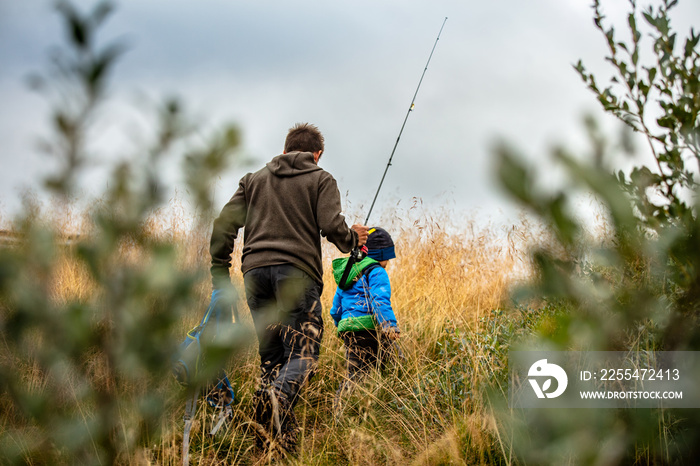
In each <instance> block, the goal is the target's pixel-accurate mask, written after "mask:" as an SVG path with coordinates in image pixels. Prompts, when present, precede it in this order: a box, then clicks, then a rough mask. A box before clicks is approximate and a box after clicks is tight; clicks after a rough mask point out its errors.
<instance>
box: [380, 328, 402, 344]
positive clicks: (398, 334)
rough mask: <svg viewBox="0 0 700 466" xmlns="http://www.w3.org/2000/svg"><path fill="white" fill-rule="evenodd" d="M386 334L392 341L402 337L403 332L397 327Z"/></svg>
mask: <svg viewBox="0 0 700 466" xmlns="http://www.w3.org/2000/svg"><path fill="white" fill-rule="evenodd" d="M384 334H385V335H386V336H387V337H388V338H389V340H391V341H396V340H398V339H399V338H400V337H401V332H400V331H399V329H397V328H390V329H388V330H387V331H386V332H384Z"/></svg>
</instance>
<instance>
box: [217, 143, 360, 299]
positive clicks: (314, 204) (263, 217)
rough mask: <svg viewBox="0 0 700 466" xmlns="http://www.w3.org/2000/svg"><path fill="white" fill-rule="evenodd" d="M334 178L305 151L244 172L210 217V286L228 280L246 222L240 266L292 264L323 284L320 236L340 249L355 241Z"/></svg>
mask: <svg viewBox="0 0 700 466" xmlns="http://www.w3.org/2000/svg"><path fill="white" fill-rule="evenodd" d="M340 212H341V206H340V192H339V191H338V185H337V184H336V181H335V179H334V178H333V176H331V174H330V173H328V172H327V171H325V170H323V169H322V168H321V167H319V166H318V165H316V163H315V162H314V156H313V154H312V153H310V152H289V153H287V154H282V155H278V156H277V157H275V158H273V159H272V160H271V161H270V162H268V163H267V165H266V166H265V167H263V168H262V169H260V170H258V171H257V172H255V173H248V174H247V175H245V176H244V177H243V178H241V181H240V182H239V185H238V190H237V191H236V193H235V194H234V195H233V197H232V198H231V200H230V201H228V203H227V204H226V205H225V206H224V208H223V209H222V210H221V214H220V215H219V217H218V218H217V219H216V220H215V221H214V229H213V232H212V236H211V245H210V250H209V251H210V253H211V263H212V266H211V274H212V278H213V280H214V286H217V282H218V280H220V279H226V280H228V279H229V268H230V267H231V253H232V251H233V243H234V240H235V239H236V237H237V235H238V230H239V228H242V227H245V237H244V243H243V255H242V266H241V271H242V272H243V273H246V272H247V271H248V270H251V269H254V268H257V267H263V266H268V265H282V264H291V265H294V266H295V267H298V268H299V269H301V270H303V271H305V272H306V273H308V274H309V275H310V276H311V277H312V278H313V279H314V280H316V281H317V282H318V283H323V278H322V277H323V269H322V265H321V236H324V237H326V238H327V239H328V241H330V242H331V243H333V244H334V245H335V246H336V247H337V248H338V249H340V250H341V251H342V252H349V251H350V250H351V249H352V248H353V247H355V246H356V245H357V234H356V233H355V232H354V231H353V230H352V229H350V228H349V227H348V225H347V224H346V223H345V217H343V215H342V214H341V213H340Z"/></svg>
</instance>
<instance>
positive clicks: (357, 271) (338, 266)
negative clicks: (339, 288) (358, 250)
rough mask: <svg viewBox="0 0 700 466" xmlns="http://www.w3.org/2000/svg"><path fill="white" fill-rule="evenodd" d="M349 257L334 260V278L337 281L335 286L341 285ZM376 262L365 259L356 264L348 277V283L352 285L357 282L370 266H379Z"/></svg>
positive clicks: (369, 258) (368, 258)
mask: <svg viewBox="0 0 700 466" xmlns="http://www.w3.org/2000/svg"><path fill="white" fill-rule="evenodd" d="M349 259H350V258H349V257H339V258H337V259H333V278H334V279H335V284H336V285H339V284H340V279H341V278H343V272H345V265H346V264H347V263H348V260H349ZM378 263H379V262H377V261H376V260H374V259H372V258H371V257H365V258H364V259H362V260H361V261H360V262H356V263H355V265H353V267H352V269H351V270H350V274H349V275H348V281H347V282H346V283H348V284H350V283H352V282H354V281H355V280H357V278H358V277H359V276H360V275H361V274H362V271H363V270H364V269H365V268H366V267H367V266H368V265H370V264H378Z"/></svg>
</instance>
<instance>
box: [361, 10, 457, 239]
mask: <svg viewBox="0 0 700 466" xmlns="http://www.w3.org/2000/svg"><path fill="white" fill-rule="evenodd" d="M446 22H447V16H445V20H444V21H443V22H442V26H440V32H438V35H437V38H436V39H435V43H434V44H433V49H432V50H431V51H430V56H428V61H427V62H426V63H425V68H424V69H423V74H421V76H420V80H419V81H418V87H416V92H414V93H413V99H411V105H410V106H409V107H408V111H407V112H406V117H405V118H404V119H403V124H402V125H401V130H400V131H399V136H398V137H397V138H396V142H395V143H394V148H393V149H392V150H391V155H390V156H389V162H388V163H387V164H386V168H385V169H384V174H383V175H382V179H381V181H380V182H379V187H378V188H377V192H376V193H374V199H372V205H370V206H369V212H367V218H365V223H364V224H365V225H367V224H368V222H369V216H370V215H372V209H373V208H374V203H375V202H377V197H378V196H379V191H380V190H381V189H382V185H383V184H384V178H386V172H388V171H389V167H390V166H391V161H392V160H393V159H394V153H395V152H396V147H398V145H399V141H400V140H401V134H403V129H404V128H405V127H406V121H407V120H408V116H409V115H410V114H411V112H412V111H413V108H414V107H415V106H416V96H417V95H418V91H419V90H420V85H421V84H422V83H423V77H425V72H426V71H428V65H430V60H431V59H432V58H433V52H435V47H437V43H438V41H439V40H440V35H441V34H442V29H443V28H444V27H445V23H446Z"/></svg>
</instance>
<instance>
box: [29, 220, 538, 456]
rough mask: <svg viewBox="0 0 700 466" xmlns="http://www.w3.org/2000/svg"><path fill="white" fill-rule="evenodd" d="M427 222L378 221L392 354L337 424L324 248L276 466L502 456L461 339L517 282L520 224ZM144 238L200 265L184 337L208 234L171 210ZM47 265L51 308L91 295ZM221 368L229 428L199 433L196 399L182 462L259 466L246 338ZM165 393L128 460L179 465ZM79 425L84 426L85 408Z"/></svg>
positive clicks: (335, 354)
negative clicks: (288, 452) (294, 435)
mask: <svg viewBox="0 0 700 466" xmlns="http://www.w3.org/2000/svg"><path fill="white" fill-rule="evenodd" d="M439 215H441V216H439V217H437V218H436V216H435V215H431V214H428V213H427V212H426V211H425V210H421V209H420V208H416V207H415V206H414V207H413V208H411V209H408V211H405V212H385V213H384V214H383V215H382V217H381V219H382V220H380V222H377V225H381V226H385V225H386V228H387V229H388V230H389V231H390V233H391V234H392V236H393V237H394V238H395V242H396V253H397V258H396V259H395V260H392V261H390V264H389V267H388V269H387V270H388V272H389V276H390V279H391V284H392V303H393V307H394V310H395V313H396V316H397V319H398V322H399V326H400V327H401V330H402V335H401V339H400V341H399V343H398V347H399V348H400V350H401V353H402V354H401V357H400V358H399V357H396V358H395V359H394V363H393V364H391V365H390V366H389V367H388V368H387V369H386V370H385V371H384V373H381V374H380V373H379V372H374V373H372V374H371V376H370V377H368V379H367V380H366V381H365V383H363V384H362V385H361V386H359V387H358V388H357V389H356V390H355V391H354V392H353V394H352V395H351V396H350V397H348V399H347V400H346V402H345V405H344V410H343V412H342V414H341V415H338V414H337V413H334V412H333V410H332V400H333V397H334V395H335V391H336V389H337V388H338V386H339V384H340V382H341V381H342V379H343V377H344V373H345V355H344V348H343V345H342V342H341V340H340V339H339V338H338V337H337V336H336V334H335V331H334V330H335V328H334V325H333V321H332V319H331V318H330V315H329V313H328V311H329V309H330V307H331V302H332V297H333V294H334V292H335V284H334V282H333V277H332V273H331V267H330V263H331V261H332V259H333V258H335V257H338V256H340V253H339V252H338V251H337V250H335V248H334V247H333V246H332V245H330V244H328V243H325V242H324V245H323V250H324V283H325V286H324V292H323V295H322V304H323V308H324V321H325V333H324V336H323V340H322V350H321V357H320V360H319V366H318V371H317V373H316V375H315V377H314V378H313V379H312V381H311V382H310V383H309V384H308V386H307V387H306V389H305V390H304V391H303V392H302V397H301V401H300V402H299V404H298V405H297V408H296V412H297V417H298V419H299V421H300V423H301V424H302V426H303V435H302V437H301V438H300V443H299V450H298V453H297V455H295V456H293V457H290V458H288V459H287V460H286V461H287V462H288V463H290V464H362V465H368V464H405V463H406V464H408V463H412V464H445V463H454V464H473V463H482V464H489V463H493V462H501V461H502V460H503V458H505V457H507V452H505V449H504V448H505V447H504V446H503V445H502V444H501V442H500V441H499V433H498V428H497V425H496V422H495V420H494V417H493V415H492V414H491V413H490V410H489V408H488V406H487V405H486V403H485V401H484V399H483V398H482V397H481V395H480V391H479V386H480V385H481V384H482V383H484V382H485V381H486V380H487V379H488V375H485V374H483V366H481V362H479V361H482V360H486V359H487V358H486V357H485V354H484V353H483V351H484V350H483V348H480V347H479V346H478V345H474V344H471V343H470V342H469V335H472V334H475V333H478V332H480V331H483V329H480V326H483V325H484V322H485V321H487V319H488V316H489V315H490V311H491V310H492V309H497V308H500V307H502V306H503V304H504V302H505V301H506V300H507V299H508V296H509V291H510V289H511V287H512V286H513V284H514V283H516V282H517V281H518V280H519V279H521V278H523V277H524V276H525V275H526V274H527V270H528V269H527V263H526V260H525V257H526V254H525V250H526V246H527V244H526V243H527V242H529V241H531V240H532V239H533V232H532V231H526V230H523V228H524V226H523V225H519V226H510V227H509V228H508V229H504V228H500V227H494V226H491V225H486V226H481V225H479V224H478V223H477V222H476V221H475V220H473V219H472V220H463V219H460V217H458V216H455V215H450V214H439ZM83 218H85V217H83ZM455 218H457V219H459V220H458V221H455V220H454V219H455ZM81 222H83V223H81ZM65 225H71V226H72V227H75V226H76V225H78V229H79V230H80V234H81V235H86V236H88V235H90V234H91V232H90V228H89V222H87V221H86V220H85V221H83V220H78V219H76V218H75V217H71V218H70V219H66V221H65ZM66 228H67V227H66ZM145 231H146V232H147V234H148V235H151V236H153V237H156V238H159V239H166V240H167V241H169V242H172V243H174V244H176V245H177V249H178V253H179V256H178V257H179V264H181V266H182V267H200V268H201V271H202V279H201V281H200V282H199V283H198V284H197V289H196V293H197V294H198V295H199V296H200V303H201V305H200V306H199V308H197V309H192V312H191V313H190V314H189V315H188V316H186V318H185V319H184V320H183V322H182V326H181V334H182V335H183V336H184V333H185V332H186V331H187V330H189V329H190V328H192V327H193V326H194V325H196V324H197V322H198V321H199V319H200V318H201V316H202V314H203V312H204V310H205V308H206V306H207V304H208V300H209V294H210V291H211V286H210V283H209V277H208V265H209V254H208V242H209V234H210V232H209V227H208V224H207V222H192V221H190V219H189V218H188V217H187V215H186V214H185V213H184V211H182V210H181V211H177V210H176V213H175V215H173V214H172V212H171V213H170V214H168V215H164V214H163V213H162V212H161V213H156V214H155V215H154V216H153V217H152V218H151V219H150V220H149V222H148V223H147V225H146V227H145ZM240 248H241V244H240V241H239V242H237V244H236V250H235V251H234V254H233V267H232V281H233V283H234V285H235V286H236V287H237V288H238V289H239V290H242V277H241V276H240V272H239V267H240ZM66 251H67V250H66ZM120 256H121V257H120V258H119V260H121V261H126V262H129V263H134V264H138V262H139V259H140V251H139V250H138V248H136V247H135V246H134V245H133V244H128V243H125V244H124V245H123V248H122V249H121V250H120ZM57 264H58V265H57V267H56V268H55V274H54V276H53V277H52V281H51V289H50V295H51V297H52V299H55V300H57V301H63V302H67V301H71V300H77V301H81V300H90V299H94V296H92V293H93V289H92V284H91V283H90V282H89V279H88V274H87V273H86V272H85V270H83V268H82V267H83V266H82V265H81V264H80V263H79V262H78V261H77V260H76V259H75V257H74V256H72V255H71V254H69V253H67V252H66V253H64V254H61V255H60V257H59V258H58V262H57ZM239 311H240V316H241V322H240V323H241V324H242V325H243V327H244V328H246V329H247V330H248V331H249V333H250V334H251V335H252V332H253V326H252V320H251V318H250V314H249V312H248V310H247V308H246V304H245V299H244V296H243V295H242V292H241V299H240V301H239ZM457 337H459V338H457ZM465 338H466V340H465ZM455 342H457V343H458V344H457V346H454V344H455ZM460 342H461V343H460ZM451 345H452V346H451ZM100 361H101V359H100V357H99V355H95V356H94V358H93V359H92V364H94V365H95V373H99V367H98V366H99V364H100ZM227 370H228V373H229V374H230V378H231V380H232V382H233V384H234V389H235V392H236V402H235V404H234V411H235V412H234V420H233V422H231V423H230V424H229V425H227V427H226V428H225V430H224V431H223V432H220V433H219V434H218V435H217V437H216V438H210V437H208V436H207V435H206V431H207V426H209V427H210V426H211V416H212V414H213V413H212V412H211V410H210V408H208V407H206V406H204V403H200V409H199V411H198V416H197V422H196V423H195V426H194V428H193V431H192V448H191V458H192V459H191V461H192V462H193V463H195V464H197V463H198V464H266V463H267V462H268V461H270V460H271V458H268V457H266V456H265V455H264V454H263V453H261V452H258V451H256V450H255V448H254V443H253V438H252V435H251V432H249V430H248V426H249V424H248V423H249V421H250V419H251V414H252V410H251V395H252V393H253V391H254V390H255V386H256V384H257V376H258V356H257V345H256V344H255V341H254V339H252V340H251V344H250V345H248V348H247V349H246V350H245V351H244V352H243V353H241V354H239V355H238V356H236V358H235V360H233V361H231V362H230V364H229V366H228V368H227ZM24 376H26V377H30V378H31V377H35V378H36V379H37V382H36V385H37V387H38V389H40V386H41V377H45V376H46V375H40V374H35V373H33V372H32V371H31V368H27V372H25V374H24ZM178 394H179V388H178V386H177V385H176V383H175V382H174V381H172V384H171V385H170V386H169V387H166V388H165V389H164V392H163V396H167V397H169V399H170V401H171V405H172V409H171V410H170V411H169V412H168V413H167V414H166V417H165V419H164V421H163V426H162V435H161V436H160V443H158V444H155V445H148V446H144V447H143V448H142V449H141V450H140V451H138V452H132V453H133V456H132V458H130V460H129V461H136V462H141V463H144V464H145V463H148V462H153V463H156V464H179V463H180V442H181V438H182V415H183V412H184V404H183V403H181V402H180V401H179V400H180V398H179V395H178ZM85 416H86V419H88V418H90V412H89V407H86V413H85Z"/></svg>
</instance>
